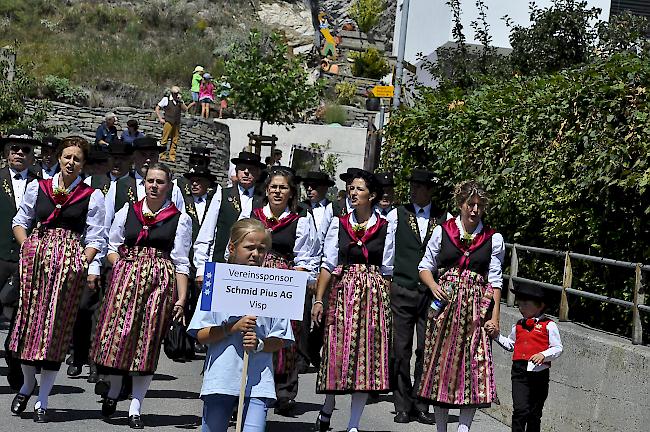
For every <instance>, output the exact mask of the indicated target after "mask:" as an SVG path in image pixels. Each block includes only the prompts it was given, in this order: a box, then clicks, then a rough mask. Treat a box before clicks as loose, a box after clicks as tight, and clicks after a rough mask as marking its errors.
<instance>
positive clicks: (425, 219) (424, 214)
mask: <svg viewBox="0 0 650 432" xmlns="http://www.w3.org/2000/svg"><path fill="white" fill-rule="evenodd" d="M413 208H414V209H415V220H416V222H417V223H418V231H420V241H424V239H425V237H426V236H427V228H429V219H430V218H431V204H427V205H426V206H424V207H420V206H419V205H417V204H415V203H413Z"/></svg>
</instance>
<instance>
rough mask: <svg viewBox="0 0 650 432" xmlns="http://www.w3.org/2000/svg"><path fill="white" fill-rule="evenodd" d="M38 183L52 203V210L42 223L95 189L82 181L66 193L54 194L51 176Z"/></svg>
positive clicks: (46, 223)
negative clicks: (62, 194)
mask: <svg viewBox="0 0 650 432" xmlns="http://www.w3.org/2000/svg"><path fill="white" fill-rule="evenodd" d="M38 185H39V186H40V188H41V190H42V191H43V192H44V193H45V195H47V197H48V198H49V199H50V200H51V201H52V202H53V203H54V211H53V212H52V213H50V215H49V216H48V217H47V219H46V220H45V222H43V225H49V224H50V223H51V222H52V221H53V220H54V219H56V218H57V217H59V215H60V214H61V212H62V211H63V209H64V208H65V207H70V206H71V205H72V204H74V203H77V202H79V201H81V200H83V199H85V198H87V197H89V196H90V195H92V194H93V192H94V191H95V189H93V188H92V187H90V186H88V185H87V184H85V183H84V182H79V184H78V185H77V186H75V187H74V189H72V191H70V192H69V193H68V194H67V195H65V196H61V195H57V196H54V188H53V186H52V179H51V178H50V179H47V180H39V181H38Z"/></svg>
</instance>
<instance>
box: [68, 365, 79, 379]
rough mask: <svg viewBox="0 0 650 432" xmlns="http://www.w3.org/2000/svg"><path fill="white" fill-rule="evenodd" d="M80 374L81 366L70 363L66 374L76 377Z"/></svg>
mask: <svg viewBox="0 0 650 432" xmlns="http://www.w3.org/2000/svg"><path fill="white" fill-rule="evenodd" d="M79 375H81V366H77V365H74V364H71V365H70V366H68V376H70V377H76V376H79Z"/></svg>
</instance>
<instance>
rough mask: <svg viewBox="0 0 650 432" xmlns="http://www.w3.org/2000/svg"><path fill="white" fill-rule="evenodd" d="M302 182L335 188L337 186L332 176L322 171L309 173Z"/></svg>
mask: <svg viewBox="0 0 650 432" xmlns="http://www.w3.org/2000/svg"><path fill="white" fill-rule="evenodd" d="M302 181H303V183H311V184H319V185H327V186H334V185H335V184H336V183H335V182H334V180H332V179H331V178H330V176H328V175H327V173H324V172H322V171H309V172H308V173H307V175H305V176H304V177H303V178H302Z"/></svg>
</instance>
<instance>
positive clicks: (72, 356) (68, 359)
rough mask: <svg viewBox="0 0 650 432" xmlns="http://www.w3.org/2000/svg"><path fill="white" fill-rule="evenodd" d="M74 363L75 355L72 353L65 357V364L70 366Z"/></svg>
mask: <svg viewBox="0 0 650 432" xmlns="http://www.w3.org/2000/svg"><path fill="white" fill-rule="evenodd" d="M72 363H74V355H73V354H70V355H69V356H68V358H67V359H65V364H67V365H68V366H70V365H71V364H72Z"/></svg>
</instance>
